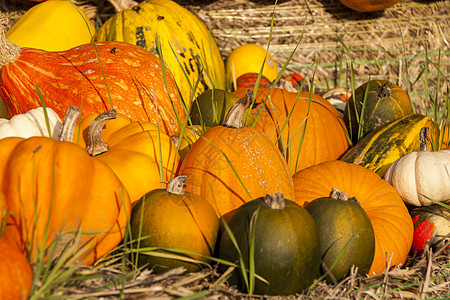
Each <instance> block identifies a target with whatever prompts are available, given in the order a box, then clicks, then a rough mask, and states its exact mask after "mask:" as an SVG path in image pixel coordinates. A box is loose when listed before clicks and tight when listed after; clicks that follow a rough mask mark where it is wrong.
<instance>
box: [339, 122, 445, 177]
mask: <svg viewBox="0 0 450 300" xmlns="http://www.w3.org/2000/svg"><path fill="white" fill-rule="evenodd" d="M422 127H429V128H430V131H429V134H430V140H431V144H430V146H429V149H436V146H433V144H434V145H438V139H439V127H438V126H437V125H436V124H435V123H434V122H433V120H432V119H431V118H430V117H428V116H424V115H421V114H411V115H408V116H405V117H403V118H400V119H398V120H396V121H394V122H391V123H388V124H385V125H383V126H381V127H380V128H378V129H376V130H374V131H372V132H370V133H369V134H368V135H366V136H365V137H363V138H362V139H361V140H360V141H359V142H358V143H357V144H356V145H355V146H353V147H352V148H351V149H350V150H349V151H348V152H347V153H346V154H345V155H344V156H343V157H342V159H341V160H343V161H345V162H348V163H354V164H357V165H361V166H363V167H366V168H368V169H369V170H372V171H374V172H376V173H377V174H378V175H380V176H381V177H383V176H384V174H385V173H386V171H387V169H388V168H389V166H390V165H391V164H392V163H394V161H396V160H397V159H398V158H400V157H402V156H403V155H405V154H408V153H410V152H418V151H419V150H420V138H419V136H420V129H421V128H422Z"/></svg>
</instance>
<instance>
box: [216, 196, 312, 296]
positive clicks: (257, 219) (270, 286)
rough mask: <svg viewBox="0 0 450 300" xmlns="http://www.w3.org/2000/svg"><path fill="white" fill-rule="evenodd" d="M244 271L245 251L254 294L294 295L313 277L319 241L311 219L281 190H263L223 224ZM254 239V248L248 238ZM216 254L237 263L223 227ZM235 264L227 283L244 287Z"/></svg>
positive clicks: (304, 288)
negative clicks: (226, 223) (259, 277)
mask: <svg viewBox="0 0 450 300" xmlns="http://www.w3.org/2000/svg"><path fill="white" fill-rule="evenodd" d="M228 226H229V229H230V231H231V233H232V234H233V235H234V237H235V240H236V243H237V245H238V247H239V249H240V253H241V254H242V259H243V262H241V263H242V264H243V265H244V266H245V267H246V268H247V270H248V269H249V267H250V266H251V262H250V259H251V257H252V256H251V255H250V253H251V251H254V252H253V263H254V272H255V274H257V275H259V276H261V277H262V278H264V279H265V280H266V281H267V282H268V283H265V282H262V281H261V280H260V279H258V278H256V279H255V286H254V290H253V292H254V293H256V294H260V295H294V294H296V293H299V292H302V291H303V290H306V289H307V288H308V287H309V286H310V285H311V284H312V283H313V281H314V279H315V278H316V277H318V276H319V266H320V245H319V236H318V231H317V226H316V223H315V222H314V219H313V218H312V217H311V215H310V214H309V213H308V212H307V211H306V210H305V209H304V208H303V207H301V206H299V205H298V204H297V203H295V202H293V201H291V200H288V199H285V198H284V197H283V195H282V194H279V193H275V194H268V195H266V196H264V197H261V198H258V199H255V200H252V201H250V202H248V203H245V204H243V205H242V206H240V207H239V208H238V209H237V210H236V213H235V214H234V215H233V216H232V217H231V219H230V220H229V222H228ZM252 237H254V249H252V248H251V243H252V242H251V239H252ZM219 248H220V249H219V257H220V258H221V259H223V260H226V261H229V262H233V263H236V264H237V265H238V266H240V265H241V264H240V262H239V260H240V255H239V253H238V251H237V250H236V246H235V244H234V241H233V240H232V239H231V238H230V235H229V233H228V231H224V232H222V234H221V240H220V247H219ZM242 272H244V271H243V270H241V269H240V268H236V269H235V270H234V272H233V277H231V278H230V282H232V283H234V282H236V283H237V285H238V287H239V289H240V290H241V291H246V292H249V290H247V288H246V285H245V281H244V279H243V277H242V275H241V274H242ZM245 272H247V271H245Z"/></svg>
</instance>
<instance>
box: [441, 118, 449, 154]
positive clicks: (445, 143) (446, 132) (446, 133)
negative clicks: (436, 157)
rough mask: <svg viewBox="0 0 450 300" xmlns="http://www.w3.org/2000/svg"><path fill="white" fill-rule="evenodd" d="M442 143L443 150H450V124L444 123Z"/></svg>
mask: <svg viewBox="0 0 450 300" xmlns="http://www.w3.org/2000/svg"><path fill="white" fill-rule="evenodd" d="M441 135H442V144H441V148H440V149H441V150H450V126H449V124H447V125H444V126H443V127H442V129H441Z"/></svg>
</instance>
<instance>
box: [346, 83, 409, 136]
mask: <svg viewBox="0 0 450 300" xmlns="http://www.w3.org/2000/svg"><path fill="white" fill-rule="evenodd" d="M366 92H367V95H366ZM412 113H413V112H412V105H411V100H410V99H409V97H408V94H407V93H406V92H405V91H404V90H403V89H402V88H401V87H400V86H398V85H396V84H394V83H392V82H389V81H387V80H370V81H368V82H366V83H364V84H363V85H361V86H359V87H358V88H357V89H356V90H355V92H354V93H353V94H352V96H351V97H350V99H349V100H348V102H347V105H346V107H345V110H344V122H345V124H346V125H347V128H348V130H349V133H350V137H351V139H352V141H353V143H355V144H356V143H357V142H358V141H359V140H360V138H361V137H363V136H365V135H366V134H368V133H369V132H371V131H373V130H375V129H377V128H379V127H381V126H383V125H384V124H387V123H390V122H392V121H395V120H397V119H399V118H401V117H404V116H407V115H409V114H412ZM360 127H361V128H360Z"/></svg>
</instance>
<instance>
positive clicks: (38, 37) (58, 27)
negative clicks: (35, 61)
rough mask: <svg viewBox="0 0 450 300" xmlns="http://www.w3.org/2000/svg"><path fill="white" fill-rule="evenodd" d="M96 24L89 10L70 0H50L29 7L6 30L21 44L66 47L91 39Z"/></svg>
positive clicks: (24, 45)
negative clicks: (90, 18)
mask: <svg viewBox="0 0 450 300" xmlns="http://www.w3.org/2000/svg"><path fill="white" fill-rule="evenodd" d="M94 34H95V26H94V24H92V22H91V21H90V20H89V18H88V16H87V15H86V13H85V12H84V11H83V10H82V9H81V8H80V7H78V6H77V5H75V4H74V3H72V1H69V0H49V1H45V2H44V3H40V4H37V5H35V6H33V7H31V8H30V9H28V10H27V12H26V13H25V14H23V15H22V16H21V17H20V18H19V20H18V21H17V22H16V23H15V24H14V25H13V26H12V27H11V28H10V29H9V30H8V32H6V38H7V39H8V40H9V41H11V42H12V43H14V44H16V45H18V46H20V47H29V48H36V49H43V50H47V51H64V50H68V49H70V48H73V47H76V46H79V45H82V44H86V43H89V42H90V41H91V39H92V37H93V36H94Z"/></svg>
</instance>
